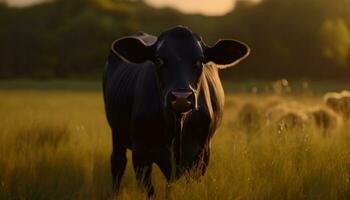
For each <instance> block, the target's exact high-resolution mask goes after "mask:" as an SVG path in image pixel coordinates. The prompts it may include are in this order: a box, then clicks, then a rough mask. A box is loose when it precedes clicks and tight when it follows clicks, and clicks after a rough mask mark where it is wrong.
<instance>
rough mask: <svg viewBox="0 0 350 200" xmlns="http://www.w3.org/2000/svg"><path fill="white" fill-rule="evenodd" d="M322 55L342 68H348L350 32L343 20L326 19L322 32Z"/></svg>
mask: <svg viewBox="0 0 350 200" xmlns="http://www.w3.org/2000/svg"><path fill="white" fill-rule="evenodd" d="M320 39H321V45H322V53H323V56H325V57H326V58H327V59H330V60H331V61H333V62H334V63H336V64H338V65H339V66H341V67H344V68H345V67H347V66H348V58H349V55H350V30H349V27H348V26H347V24H346V23H345V21H344V20H343V19H342V18H335V19H326V20H325V21H324V22H323V24H322V26H321V30H320Z"/></svg>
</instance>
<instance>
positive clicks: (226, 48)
mask: <svg viewBox="0 0 350 200" xmlns="http://www.w3.org/2000/svg"><path fill="white" fill-rule="evenodd" d="M249 53H250V48H249V46H248V45H246V44H244V43H243V42H240V41H236V40H219V41H218V42H217V43H216V44H215V45H214V46H213V47H206V48H205V50H204V56H205V59H206V61H207V62H213V63H215V64H216V65H217V67H218V68H220V69H224V68H227V67H232V66H234V65H236V64H237V63H239V62H240V61H242V60H243V59H244V58H246V57H247V56H248V55H249Z"/></svg>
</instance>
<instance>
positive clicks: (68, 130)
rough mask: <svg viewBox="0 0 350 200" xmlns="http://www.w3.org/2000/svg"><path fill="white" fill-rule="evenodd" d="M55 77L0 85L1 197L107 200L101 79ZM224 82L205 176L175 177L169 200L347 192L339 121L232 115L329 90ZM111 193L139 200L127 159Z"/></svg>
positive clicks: (345, 135) (157, 179)
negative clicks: (117, 190) (294, 122)
mask: <svg viewBox="0 0 350 200" xmlns="http://www.w3.org/2000/svg"><path fill="white" fill-rule="evenodd" d="M55 84H56V83H55ZM55 84H51V83H50V84H48V85H45V83H28V84H26V82H22V86H21V84H19V85H16V84H14V83H13V82H6V83H0V119H1V120H0V127H1V132H0V199H112V198H113V197H112V191H111V177H110V166H109V158H110V153H111V134H110V130H109V128H108V126H107V123H106V119H105V115H104V109H103V102H102V96H101V92H100V90H99V86H96V85H95V84H76V85H75V86H72V87H70V86H69V85H70V84H68V85H64V87H62V85H60V84H59V83H58V84H57V85H55ZM23 85H29V86H28V87H23ZM73 85H74V84H73ZM324 85H326V84H324ZM226 86H227V88H229V89H228V90H229V91H231V92H229V93H228V94H227V100H226V102H227V103H226V108H225V113H224V120H223V123H222V126H221V128H220V129H219V130H218V131H217V133H216V135H215V137H214V139H213V142H212V157H211V160H210V164H209V168H208V171H207V174H206V175H205V176H204V177H203V178H202V179H201V181H200V182H193V183H191V184H186V180H184V179H180V180H179V181H177V182H176V183H175V184H174V186H173V190H172V193H171V197H172V199H200V200H204V199H208V200H212V199H218V200H221V199H350V130H349V127H350V124H349V123H348V121H347V120H341V121H342V123H339V124H337V128H332V129H330V130H323V128H319V127H317V126H315V125H314V124H306V125H305V126H303V127H302V128H298V127H297V128H292V129H287V130H284V131H283V132H281V131H280V130H277V129H276V124H273V123H265V122H264V123H262V122H261V121H260V119H258V118H254V117H250V118H249V119H250V121H249V122H246V121H244V120H243V121H242V119H240V117H237V116H241V115H240V113H241V109H242V107H243V106H244V105H245V104H246V102H250V103H251V104H252V105H256V106H261V107H263V106H264V105H266V102H267V103H268V102H270V103H271V102H274V101H276V99H277V101H278V102H282V103H285V102H287V103H291V104H294V103H298V104H301V105H302V106H303V107H305V108H307V107H312V106H315V105H319V106H321V107H322V106H324V105H323V102H322V96H320V94H321V93H322V92H324V91H328V90H330V88H328V87H327V88H323V86H319V87H317V88H320V89H319V90H317V91H318V92H317V94H313V92H312V90H308V91H305V92H298V93H297V94H295V93H290V94H279V95H277V94H272V93H268V92H263V93H261V94H260V93H259V92H258V93H256V90H255V89H254V94H252V93H250V92H247V91H250V87H251V86H244V84H241V86H242V87H241V86H240V87H235V86H234V84H227V85H226ZM259 87H260V86H259ZM315 87H316V86H315ZM62 88H63V89H62ZM89 88H90V89H89ZM235 88H245V89H244V91H243V89H242V90H238V89H235ZM247 88H248V89H247ZM261 88H264V87H263V86H261ZM322 88H323V90H322ZM340 88H342V89H346V88H348V87H347V85H337V86H336V87H335V89H337V90H338V89H340ZM234 91H236V92H234ZM237 91H238V92H237ZM251 116H255V114H254V113H253V114H251ZM254 120H256V121H254ZM245 123H250V124H245ZM325 133H326V134H325ZM128 154H129V155H128V157H129V158H130V152H128ZM154 168H155V170H154V174H153V177H152V178H153V182H154V184H155V186H156V192H157V195H156V197H155V199H164V197H165V180H164V178H163V176H162V174H161V173H160V171H159V169H158V168H157V167H156V166H154ZM117 199H127V200H128V199H132V200H133V199H145V195H144V194H143V193H142V192H140V191H139V189H138V188H137V186H136V180H135V176H134V172H133V170H132V166H131V162H130V159H129V162H128V167H127V170H126V173H125V175H124V177H123V182H122V189H121V194H120V196H119V197H118V198H117Z"/></svg>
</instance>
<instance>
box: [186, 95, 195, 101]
mask: <svg viewBox="0 0 350 200" xmlns="http://www.w3.org/2000/svg"><path fill="white" fill-rule="evenodd" d="M187 101H188V102H189V103H192V102H193V101H194V94H193V93H192V94H191V95H189V96H188V97H187Z"/></svg>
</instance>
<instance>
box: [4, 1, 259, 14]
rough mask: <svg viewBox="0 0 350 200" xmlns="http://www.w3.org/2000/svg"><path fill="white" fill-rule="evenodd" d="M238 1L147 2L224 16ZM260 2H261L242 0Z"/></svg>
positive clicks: (16, 3) (19, 4) (29, 2)
mask: <svg viewBox="0 0 350 200" xmlns="http://www.w3.org/2000/svg"><path fill="white" fill-rule="evenodd" d="M5 1H6V2H7V3H8V4H9V5H11V6H18V7H22V6H28V5H32V4H36V3H39V2H42V1H44V0H5ZM236 1H237V0H216V1H213V0H145V2H147V3H148V4H150V5H152V6H154V7H157V8H164V7H171V8H175V9H177V10H180V11H181V12H184V13H188V14H204V15H214V16H215V15H224V14H226V13H228V12H229V11H230V10H232V9H233V8H234V6H235V2H236ZM242 1H253V2H258V1H259V0H242Z"/></svg>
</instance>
